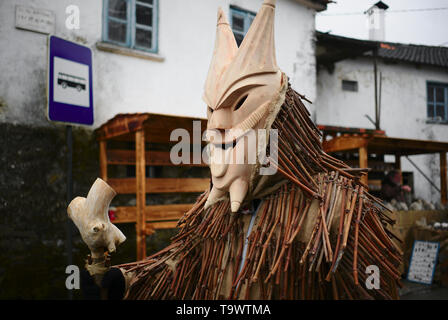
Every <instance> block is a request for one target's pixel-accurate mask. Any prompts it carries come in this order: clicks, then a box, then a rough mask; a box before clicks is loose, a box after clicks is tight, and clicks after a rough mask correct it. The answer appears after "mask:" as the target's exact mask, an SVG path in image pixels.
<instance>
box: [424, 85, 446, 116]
mask: <svg viewBox="0 0 448 320" xmlns="http://www.w3.org/2000/svg"><path fill="white" fill-rule="evenodd" d="M430 87H432V88H433V90H434V91H433V101H429V88H430ZM436 88H443V96H444V102H437V101H436V92H435V89H436ZM437 106H443V107H444V113H445V117H444V118H442V120H441V121H440V122H439V121H437V120H435V118H436V117H437V116H436V114H437ZM430 107H431V108H433V114H434V116H433V117H430V116H429V109H430ZM426 118H427V119H428V121H429V122H433V123H434V122H437V123H444V124H448V83H444V82H438V81H426Z"/></svg>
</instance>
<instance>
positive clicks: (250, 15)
mask: <svg viewBox="0 0 448 320" xmlns="http://www.w3.org/2000/svg"><path fill="white" fill-rule="evenodd" d="M234 14H236V15H238V16H241V17H243V18H244V30H243V31H239V30H235V29H234V28H233V15H234ZM229 15H230V18H229V22H230V28H231V29H232V32H233V34H234V35H235V34H236V33H237V34H239V35H242V36H243V39H244V37H245V36H246V34H247V31H249V28H250V26H251V24H252V22H253V21H254V19H255V16H256V15H257V14H256V13H255V12H252V11H250V10H246V9H243V8H240V7H237V6H233V5H230V7H229Z"/></svg>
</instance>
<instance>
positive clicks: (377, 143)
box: [369, 137, 448, 155]
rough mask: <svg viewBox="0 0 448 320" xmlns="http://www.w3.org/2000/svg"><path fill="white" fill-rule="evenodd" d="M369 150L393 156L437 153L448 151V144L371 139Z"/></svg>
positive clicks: (398, 139) (381, 138) (386, 138)
mask: <svg viewBox="0 0 448 320" xmlns="http://www.w3.org/2000/svg"><path fill="white" fill-rule="evenodd" d="M369 149H370V151H371V152H373V150H384V151H383V153H384V154H395V153H397V152H399V153H400V154H402V155H410V154H423V153H439V152H444V151H448V143H446V142H439V141H431V140H415V139H404V138H390V137H372V138H371V140H370V141H369Z"/></svg>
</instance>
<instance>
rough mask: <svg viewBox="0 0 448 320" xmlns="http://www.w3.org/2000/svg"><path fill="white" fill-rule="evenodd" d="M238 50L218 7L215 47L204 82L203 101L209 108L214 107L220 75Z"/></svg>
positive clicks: (222, 12)
mask: <svg viewBox="0 0 448 320" xmlns="http://www.w3.org/2000/svg"><path fill="white" fill-rule="evenodd" d="M237 51H238V45H237V44H236V40H235V36H234V35H233V32H232V29H231V28H230V25H229V21H228V20H227V18H226V16H225V14H224V11H223V10H222V9H221V8H219V9H218V23H217V26H216V40H215V49H214V51H213V58H212V62H211V64H210V69H209V71H208V75H207V80H206V82H205V90H204V101H205V102H206V103H207V105H208V106H210V107H211V108H214V107H215V104H216V94H217V91H218V90H217V86H218V83H219V81H220V80H221V77H222V75H223V73H224V71H225V70H226V68H227V67H228V65H229V64H230V63H231V62H232V60H233V58H234V57H235V55H236V53H237Z"/></svg>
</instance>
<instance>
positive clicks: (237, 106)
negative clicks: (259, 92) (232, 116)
mask: <svg viewBox="0 0 448 320" xmlns="http://www.w3.org/2000/svg"><path fill="white" fill-rule="evenodd" d="M248 96H249V95H248V94H246V95H245V96H244V97H242V98H241V99H240V100H239V101H238V102H237V104H236V105H235V108H234V109H233V111H236V110H238V109H239V108H241V106H242V105H243V103H244V101H246V99H247V97H248Z"/></svg>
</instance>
